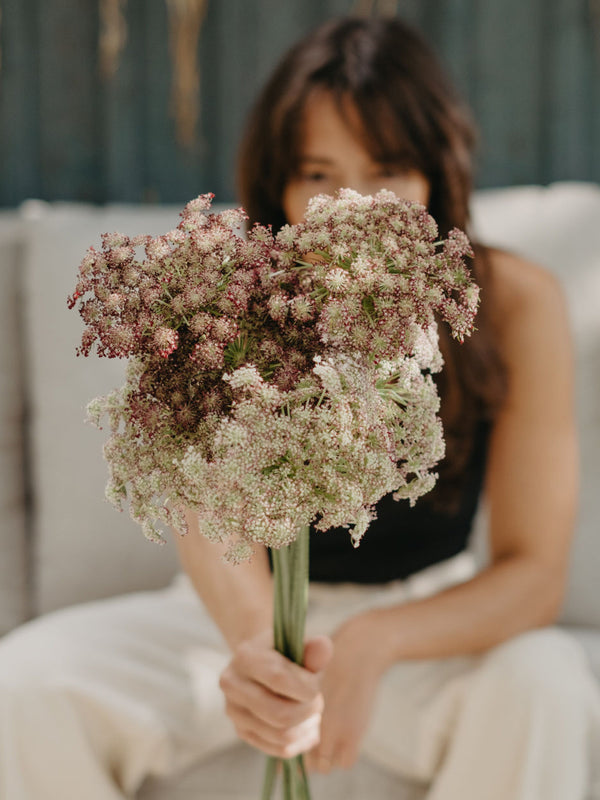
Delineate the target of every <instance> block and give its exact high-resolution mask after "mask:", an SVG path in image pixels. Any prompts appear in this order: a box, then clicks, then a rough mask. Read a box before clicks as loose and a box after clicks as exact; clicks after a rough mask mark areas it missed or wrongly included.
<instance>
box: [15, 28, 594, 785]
mask: <svg viewBox="0 0 600 800" xmlns="http://www.w3.org/2000/svg"><path fill="white" fill-rule="evenodd" d="M473 138H474V137H473V132H472V128H471V125H470V123H469V121H468V119H467V117H466V115H465V113H464V111H463V109H462V107H461V105H460V104H459V102H458V101H457V100H456V98H455V96H454V93H453V91H452V89H451V88H450V87H449V86H448V85H447V83H446V80H445V78H444V76H443V74H442V73H441V71H440V68H439V67H438V66H437V65H436V63H435V61H434V59H433V57H432V56H431V54H430V52H429V50H428V49H427V47H426V46H425V45H424V44H423V42H422V41H421V40H420V38H419V37H418V36H417V35H416V34H414V33H413V32H412V31H410V30H409V29H407V28H406V27H405V26H404V25H402V24H401V23H400V22H397V21H385V22H384V21H372V22H367V21H360V20H352V19H348V20H341V21H336V22H332V23H328V24H327V25H325V26H323V27H322V28H320V29H319V30H318V31H316V32H315V33H313V34H312V35H311V36H309V37H308V38H307V39H306V40H305V41H303V42H301V43H300V44H299V45H298V46H297V47H296V48H295V49H294V50H293V51H292V52H291V53H290V54H289V55H288V56H287V57H286V59H284V61H283V63H282V64H281V66H280V67H279V69H278V71H277V72H276V74H275V75H274V77H273V79H272V80H271V82H270V83H269V84H268V86H267V87H266V89H265V91H264V93H263V95H262V97H261V98H260V99H259V101H258V104H257V106H256V109H255V112H254V115H253V117H252V118H251V121H250V124H249V127H248V132H247V135H246V138H245V140H244V144H243V146H242V156H241V167H240V188H241V194H242V201H243V203H244V205H245V206H246V208H247V209H248V210H249V212H250V215H251V217H252V219H253V220H259V221H261V222H263V223H271V224H272V225H273V226H274V227H279V226H280V225H282V224H283V223H284V222H286V221H288V222H297V221H299V220H300V219H301V218H302V215H303V213H304V209H305V206H306V202H307V200H308V199H309V198H310V197H311V196H312V195H314V194H316V193H318V192H332V191H334V190H335V189H337V188H338V187H340V186H350V187H352V188H354V189H357V190H358V191H361V192H363V193H372V192H374V191H376V190H377V189H379V188H381V187H386V188H388V189H392V190H393V191H395V192H396V193H397V194H398V195H400V196H402V197H405V198H408V199H410V200H416V201H419V202H422V203H425V204H426V205H428V207H429V209H430V211H431V213H432V214H433V215H434V216H435V217H436V219H437V221H438V223H439V224H440V228H441V231H442V233H446V232H447V231H448V230H449V229H450V228H451V227H453V226H455V225H456V226H458V227H461V228H465V227H467V224H468V201H469V191H470V188H471V187H470V182H471V181H470V171H471V151H472V147H473ZM474 270H475V273H476V276H477V279H478V281H479V283H480V284H481V286H482V289H483V292H482V296H483V301H482V306H481V312H480V314H479V317H478V328H479V330H478V332H477V334H476V335H475V336H474V337H473V338H472V340H471V341H469V342H468V343H467V344H466V345H463V346H462V347H459V346H457V345H455V344H454V343H453V342H451V341H447V340H444V341H443V346H444V352H445V358H446V367H445V370H444V372H443V373H442V376H441V381H440V392H441V395H442V401H443V406H442V414H443V418H444V422H445V428H446V439H447V445H448V456H447V458H446V461H445V463H444V464H443V465H442V467H441V469H440V481H439V485H438V487H437V489H436V490H435V491H434V493H433V495H432V497H431V498H423V499H422V500H420V501H419V503H418V505H417V507H416V508H415V509H414V511H409V512H406V510H405V509H403V507H401V506H400V505H399V504H396V503H394V502H393V501H392V502H390V501H389V500H385V499H384V500H383V501H382V503H381V504H380V508H379V519H378V522H377V523H374V524H373V525H372V528H371V529H370V530H369V531H368V532H367V534H366V536H365V539H364V541H363V544H361V547H360V548H359V550H358V551H357V552H354V551H353V550H352V549H351V547H350V545H349V537H348V534H347V533H339V532H328V533H327V534H323V535H322V536H320V537H318V538H317V537H316V536H315V537H313V539H314V541H313V548H312V550H313V556H312V562H311V570H312V576H313V579H315V580H316V583H315V585H314V586H313V588H312V594H311V597H312V605H311V609H310V612H309V630H310V631H311V633H310V634H309V638H308V639H307V642H306V648H305V666H304V667H300V666H298V665H295V664H292V663H291V662H288V661H287V660H286V659H284V658H283V657H282V656H281V655H279V654H278V653H276V652H275V651H274V649H273V647H272V639H271V619H272V610H271V609H272V605H271V604H272V601H271V577H270V571H269V563H268V556H267V553H266V552H260V553H258V554H257V555H256V556H255V558H254V559H253V561H252V562H251V563H249V564H243V565H240V566H235V567H233V566H231V565H229V564H226V563H224V562H222V561H221V560H220V554H221V551H220V548H219V547H218V546H216V545H214V544H212V543H210V542H208V541H207V540H205V539H204V538H203V537H201V536H200V535H198V533H197V530H195V528H197V526H196V523H195V521H194V519H193V518H192V517H191V515H190V518H189V522H190V527H191V529H192V530H191V535H188V536H186V537H183V538H180V537H176V540H177V543H178V547H179V550H180V554H181V560H182V564H183V566H184V568H185V571H186V572H187V574H188V576H189V578H190V580H191V583H192V584H193V585H194V587H195V588H196V590H197V592H198V594H199V595H200V597H201V598H202V600H203V604H204V607H205V608H206V609H207V610H208V612H209V614H210V616H211V617H212V619H213V620H214V623H216V626H215V625H214V624H213V623H212V622H211V621H210V620H209V619H208V618H207V616H206V615H205V614H204V611H203V609H202V607H201V605H200V604H199V603H198V602H197V596H196V595H195V594H194V592H193V591H192V590H191V589H190V588H189V584H185V582H183V583H180V584H179V585H178V586H176V587H174V588H172V589H169V590H166V591H164V592H157V593H147V594H142V595H134V596H131V597H128V598H116V599H114V600H111V601H106V602H103V603H97V604H93V605H91V606H87V607H84V608H81V609H70V610H67V611H63V612H60V613H58V614H55V615H53V616H51V617H49V618H47V619H44V620H38V621H36V622H34V623H32V624H30V625H28V626H25V627H24V628H23V629H21V630H20V631H17V632H16V633H14V634H12V635H11V636H9V637H7V638H6V639H5V640H4V641H3V642H2V644H1V645H0V685H1V686H2V695H1V699H0V736H1V737H2V740H1V741H0V759H1V761H0V796H2V797H6V798H10V800H50V798H52V800H54V798H57V797H61V798H63V800H71V798H79V797H81V791H82V787H84V786H85V787H86V789H85V796H86V798H87V799H88V800H115V799H116V798H123V797H126V796H131V795H133V793H134V792H135V791H136V790H137V788H139V786H140V785H141V783H142V782H143V780H144V778H146V777H147V776H150V775H169V774H172V773H174V772H176V771H177V770H178V769H181V768H183V767H185V766H187V765H189V764H191V763H193V762H194V761H196V760H198V759H199V758H200V757H205V756H207V755H208V754H209V753H210V752H212V751H214V750H216V749H218V748H221V747H224V746H227V745H229V744H231V743H233V742H234V741H235V740H236V736H239V737H241V738H242V739H244V740H246V741H247V742H249V743H251V744H252V745H254V746H256V747H258V748H259V749H261V750H263V751H264V752H266V753H270V754H273V755H277V756H284V757H289V756H292V755H295V754H296V753H299V752H307V753H308V761H309V764H310V766H311V767H312V768H314V769H317V770H319V771H322V772H328V771H329V770H331V769H335V768H347V767H350V766H352V764H353V763H354V762H355V760H356V758H357V757H358V754H359V752H364V753H365V754H366V755H367V756H368V757H370V758H371V759H373V760H375V761H376V762H378V763H380V764H383V765H385V766H387V767H389V768H390V769H392V770H394V771H395V772H397V773H398V774H399V775H404V776H408V777H411V778H416V779H420V780H423V781H426V782H428V783H429V784H430V791H429V795H428V797H429V798H431V799H432V800H458V798H460V800H471V798H473V800H475V799H476V800H481V798H486V800H495V799H496V798H498V800H500V799H501V800H538V798H539V799H540V800H541V799H542V798H543V800H566V798H569V800H578V798H581V799H582V800H583V798H584V793H585V790H586V784H587V781H588V775H587V768H588V762H587V759H588V756H587V746H588V743H587V737H588V731H589V726H590V724H591V711H590V708H591V705H592V704H593V703H597V702H598V700H597V697H596V689H595V686H594V684H593V681H592V679H591V678H590V676H589V674H588V672H587V667H586V665H585V662H584V659H583V657H582V654H581V653H580V651H579V649H578V647H577V646H576V644H575V643H574V642H573V641H572V640H571V639H570V638H568V637H567V635H566V634H564V633H562V632H560V631H558V630H556V629H553V628H551V627H549V626H550V625H551V624H552V622H553V621H554V619H555V618H556V615H557V613H558V610H559V607H560V604H561V599H562V595H563V592H564V584H565V569H566V562H567V553H568V548H569V543H570V537H571V532H572V526H573V515H574V508H575V502H576V491H577V474H576V473H577V470H576V460H577V455H576V441H575V431H574V424H573V410H572V363H571V353H570V346H569V336H568V330H567V324H566V317H565V309H564V303H563V299H562V296H561V293H560V290H559V289H558V287H557V285H556V283H555V282H554V281H553V279H552V278H550V276H549V275H547V274H546V273H545V272H544V271H543V270H542V269H540V268H538V267H536V266H534V265H531V264H528V263H525V262H523V261H522V260H520V259H517V258H515V257H513V256H511V255H508V254H506V253H502V252H499V251H490V250H486V249H485V248H483V247H478V248H477V256H476V259H475V262H474ZM481 485H484V486H485V495H486V502H487V506H488V508H489V514H490V550H491V554H490V556H491V557H490V563H489V566H487V567H486V568H485V569H484V570H483V571H481V572H479V573H478V574H475V568H474V565H473V563H472V560H471V558H470V556H469V555H467V554H466V553H465V545H466V540H467V536H468V533H469V530H470V525H471V520H472V516H473V513H474V510H475V506H476V504H477V501H478V496H479V490H480V486H481ZM557 487H560V491H557ZM340 583H342V584H343V585H340ZM317 634H319V635H317ZM224 642H226V643H227V645H228V652H227V651H226V650H225V649H224V647H223V643H224ZM194 647H196V654H195V655H194V656H193V657H192V659H191V662H193V663H191V665H190V664H189V663H188V666H187V667H186V663H185V658H186V654H187V653H188V651H189V650H190V648H194ZM200 648H201V649H200ZM40 652H42V653H43V654H44V656H43V658H40ZM189 661H190V659H188V662H189ZM190 676H191V677H190ZM217 681H218V682H219V683H220V686H221V689H222V692H223V694H224V697H225V705H226V711H227V715H228V718H229V720H228V719H227V717H226V716H225V714H224V713H223V708H222V706H221V700H220V699H219V697H220V696H219V694H218V690H217ZM200 695H201V696H200ZM199 698H200V699H199ZM231 723H233V724H231ZM57 731H58V732H60V735H56V733H55V732H57Z"/></svg>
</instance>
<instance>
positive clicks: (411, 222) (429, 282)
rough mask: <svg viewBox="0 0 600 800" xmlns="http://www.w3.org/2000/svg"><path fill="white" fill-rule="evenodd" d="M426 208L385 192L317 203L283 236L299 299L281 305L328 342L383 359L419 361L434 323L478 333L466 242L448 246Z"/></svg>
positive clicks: (453, 236) (453, 240)
mask: <svg viewBox="0 0 600 800" xmlns="http://www.w3.org/2000/svg"><path fill="white" fill-rule="evenodd" d="M437 236H438V229H437V225H436V223H435V221H434V219H433V218H432V217H431V216H430V215H429V214H428V213H427V210H426V209H425V207H424V206H422V205H419V204H418V203H408V202H406V201H402V200H399V199H398V198H397V197H396V195H395V194H393V193H392V192H388V191H385V190H384V191H381V192H379V193H378V194H377V195H376V196H374V197H371V196H366V197H365V196H362V195H360V194H358V193H357V192H354V191H352V190H351V189H342V190H341V191H340V192H339V193H338V195H337V197H336V198H335V199H334V200H332V199H331V198H330V197H328V196H326V195H319V196H317V197H315V198H313V199H312V200H311V201H310V203H309V206H308V209H307V212H306V216H305V220H304V221H303V222H302V223H301V224H299V225H294V226H285V227H284V228H283V229H282V230H281V231H280V232H279V234H278V235H277V245H278V257H279V261H280V263H281V264H282V266H284V267H287V268H288V271H289V270H290V269H291V270H292V271H293V272H295V273H296V282H295V284H294V285H293V290H292V294H293V296H287V295H285V294H283V293H281V294H279V295H278V296H277V298H276V302H277V305H278V307H279V308H280V309H281V313H280V319H281V320H282V322H283V321H284V320H285V315H284V309H285V310H286V311H287V310H288V309H289V311H288V313H289V314H290V315H291V316H293V317H295V318H296V319H298V318H301V319H302V320H303V321H304V320H307V319H309V318H310V319H314V320H315V322H316V326H317V330H318V332H319V336H320V339H321V341H322V343H323V344H324V345H325V346H327V347H331V348H336V349H341V350H348V349H350V350H353V351H358V352H361V353H363V354H364V355H365V356H368V357H369V358H372V359H374V360H379V359H381V358H394V357H395V356H396V355H397V354H398V352H403V353H408V354H417V353H418V352H419V348H420V346H421V345H422V343H423V338H422V335H421V331H422V330H424V329H427V328H429V327H431V326H432V325H433V324H434V319H435V317H436V315H437V316H439V318H440V319H442V320H444V321H445V322H447V323H449V324H450V326H451V329H452V333H453V335H454V336H456V337H458V338H460V339H462V338H463V337H464V335H465V334H466V333H468V332H469V331H470V330H471V329H472V327H473V321H474V317H475V313H476V310H477V304H478V296H479V292H478V287H477V286H476V285H475V284H474V283H473V281H472V279H471V276H470V274H469V271H468V270H467V268H466V267H465V263H464V259H465V257H466V256H472V250H471V246H470V244H469V241H468V239H467V237H466V236H465V235H464V233H462V232H461V231H459V230H456V229H455V230H453V231H452V232H451V233H450V235H449V237H448V239H447V240H446V241H444V242H439V241H436V239H437Z"/></svg>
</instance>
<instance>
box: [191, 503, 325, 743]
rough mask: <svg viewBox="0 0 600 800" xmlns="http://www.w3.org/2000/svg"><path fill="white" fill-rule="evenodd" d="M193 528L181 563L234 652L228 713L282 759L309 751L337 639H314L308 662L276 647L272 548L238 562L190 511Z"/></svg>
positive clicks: (244, 734)
mask: <svg viewBox="0 0 600 800" xmlns="http://www.w3.org/2000/svg"><path fill="white" fill-rule="evenodd" d="M186 518H187V522H188V526H189V531H188V533H187V534H186V535H185V536H180V535H179V534H175V539H176V542H177V549H178V551H179V556H180V560H181V563H182V566H183V568H184V570H185V571H186V573H187V574H188V576H189V577H190V579H191V581H192V583H193V585H194V587H195V589H196V591H197V592H198V594H199V596H200V598H201V599H202V601H203V602H204V605H205V606H206V608H207V610H208V612H209V613H210V615H211V616H212V617H213V619H214V620H215V622H216V623H217V625H218V626H219V628H220V630H221V632H222V633H223V636H224V637H225V639H226V641H227V643H228V645H229V647H230V649H231V653H232V657H231V661H230V662H229V665H228V666H227V668H226V669H225V671H224V672H223V674H222V675H221V680H220V685H221V689H222V690H223V693H224V695H225V700H226V710H227V714H228V716H229V717H230V718H231V720H232V721H233V723H234V725H235V727H236V730H237V732H238V735H239V736H240V738H241V739H243V740H244V741H246V742H248V743H249V744H251V745H253V746H254V747H257V748H259V749H260V750H263V751H264V752H265V753H267V754H269V755H273V756H278V757H281V758H290V757H292V756H295V755H297V754H298V753H301V752H304V751H306V750H309V749H310V748H311V747H313V746H314V745H315V744H316V743H317V742H318V741H319V736H320V723H321V712H322V710H323V696H322V694H321V689H320V677H321V676H320V672H321V671H322V670H323V668H324V667H325V665H326V663H327V661H328V660H329V658H330V656H331V643H330V642H329V640H328V639H327V640H326V639H324V638H317V639H315V640H312V641H311V642H308V643H307V646H306V649H305V655H304V663H305V667H300V666H298V665H297V664H293V663H292V662H291V661H288V659H286V658H284V657H283V656H282V655H280V654H279V653H278V652H276V651H275V650H274V649H273V635H272V629H273V623H272V615H273V611H272V608H273V600H272V596H273V592H272V580H271V573H270V570H269V563H268V558H267V552H266V550H265V549H264V548H258V547H257V552H256V553H255V555H254V557H253V558H252V560H251V561H249V562H246V563H243V564H236V565H232V564H229V563H227V562H225V561H224V560H223V555H224V553H225V547H224V546H223V545H218V544H215V543H213V542H210V541H208V540H207V539H206V538H205V537H204V536H202V535H201V533H200V531H199V530H198V524H197V521H196V518H195V516H194V514H193V513H191V512H190V511H188V512H186Z"/></svg>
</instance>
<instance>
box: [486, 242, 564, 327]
mask: <svg viewBox="0 0 600 800" xmlns="http://www.w3.org/2000/svg"><path fill="white" fill-rule="evenodd" d="M488 252H489V256H490V267H491V272H492V281H493V285H494V295H495V302H496V304H497V311H498V312H499V313H500V314H502V315H505V314H508V315H509V316H511V317H512V316H515V315H519V313H523V312H525V311H531V310H532V309H534V308H535V307H537V306H546V307H549V308H548V310H551V308H550V307H553V310H554V311H556V310H557V309H558V308H559V307H563V306H564V302H565V301H564V293H563V289H562V286H561V284H560V282H559V280H558V279H557V278H556V277H555V276H554V275H553V274H552V273H551V272H550V271H549V270H547V269H545V268H544V267H542V266H540V265H539V264H536V263H534V262H533V261H528V260H526V259H524V258H522V257H521V256H518V255H515V254H514V253H509V252H507V251H505V250H497V249H495V248H490V249H489V251H488Z"/></svg>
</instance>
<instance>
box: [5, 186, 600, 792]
mask: <svg viewBox="0 0 600 800" xmlns="http://www.w3.org/2000/svg"><path fill="white" fill-rule="evenodd" d="M178 211H179V208H176V207H166V206H165V207H159V206H124V205H109V206H104V207H97V206H91V205H84V204H73V203H52V204H49V203H45V202H42V201H36V200H31V201H27V202H26V203H24V204H23V205H22V206H21V207H20V208H19V209H11V210H3V211H0V324H1V325H2V331H1V334H2V335H1V336H0V377H1V380H0V552H1V558H0V635H3V634H5V633H7V632H8V631H9V630H11V629H12V628H13V627H15V626H17V625H19V624H20V623H22V622H24V621H25V620H26V619H28V618H31V617H33V616H36V615H40V614H44V613H48V612H50V611H53V610H55V609H58V608H61V607H64V606H67V605H70V604H73V603H80V602H84V601H89V600H95V599H98V598H103V597H108V596H112V595H115V594H119V593H123V592H130V591H135V590H140V589H149V588H154V587H161V586H164V585H166V584H167V583H168V582H169V581H170V580H171V578H172V576H173V575H174V574H175V572H176V571H177V563H176V558H175V554H174V552H173V549H172V548H171V547H169V546H168V545H166V546H164V547H157V546H155V545H153V544H151V543H149V542H147V541H146V540H145V539H144V538H143V537H142V535H141V533H140V531H139V529H138V528H137V527H136V526H135V525H134V524H133V523H132V522H131V521H130V520H129V518H128V516H127V515H126V514H121V515H119V514H118V513H117V512H115V510H114V509H113V508H112V507H111V506H110V505H109V504H108V503H107V502H106V501H105V500H104V484H105V481H106V467H105V464H104V463H103V459H102V454H101V447H102V442H103V439H104V435H103V433H102V432H99V431H98V430H96V429H95V428H93V427H92V426H91V425H89V424H86V423H85V411H84V409H85V405H86V403H87V402H88V400H90V399H91V398H92V397H94V396H96V395H98V394H102V393H105V392H106V391H108V390H110V389H111V388H113V387H114V386H116V385H118V384H119V383H120V382H121V380H122V376H123V370H124V365H123V364H122V363H120V362H118V361H116V360H109V359H96V358H90V359H78V358H76V356H75V348H76V346H77V343H78V340H79V337H80V334H81V323H80V320H79V317H78V316H77V315H76V314H74V313H72V312H69V311H68V310H67V305H66V297H67V295H68V294H69V293H70V292H71V291H72V289H73V286H74V282H75V275H76V269H77V265H78V264H79V261H80V260H81V257H82V255H83V253H84V252H85V249H86V248H87V247H88V246H89V245H90V244H98V242H99V235H100V233H102V232H104V231H113V230H121V231H124V232H126V233H130V234H135V233H140V232H145V233H160V232H164V231H166V230H168V229H170V228H172V227H173V226H174V225H175V224H176V222H177V215H178ZM473 222H474V230H475V231H476V232H477V234H478V236H479V237H480V238H481V239H482V240H483V241H485V242H487V243H489V244H494V245H498V246H501V247H505V248H509V249H511V250H513V251H515V252H518V253H520V254H522V255H523V256H525V257H528V258H530V259H532V260H535V261H537V262H539V263H541V264H544V265H545V266H547V267H548V268H549V269H550V270H552V271H553V272H554V273H555V274H556V275H557V276H558V277H559V279H560V280H561V281H562V282H563V284H564V288H565V291H566V295H567V298H568V304H569V309H570V314H571V323H572V329H573V333H574V341H575V351H576V361H577V413H578V423H579V431H580V436H581V458H582V493H581V507H580V513H579V519H578V526H577V533H576V539H575V543H574V548H573V552H572V559H571V563H570V572H569V576H570V577H569V586H568V591H567V596H566V600H565V603H564V607H563V610H562V613H561V617H560V624H561V625H564V626H566V627H567V628H568V629H569V630H570V631H572V632H573V633H574V635H575V636H576V637H577V638H578V639H579V640H580V641H581V643H582V644H583V646H584V648H585V651H586V653H587V654H588V656H589V659H590V662H591V664H592V668H593V670H594V672H595V675H596V676H597V678H598V680H599V681H600V590H599V588H598V587H599V583H600V522H599V520H600V491H599V490H600V484H599V476H600V187H599V186H597V185H593V184H589V183H567V182H564V183H556V184H553V185H550V186H547V187H540V186H524V187H516V188H506V189H496V190H484V191H480V192H478V193H477V194H476V196H475V198H474V203H473ZM559 490H560V487H557V491H559ZM472 547H473V548H474V550H475V552H476V553H477V555H478V558H479V559H480V560H481V562H482V563H483V562H484V561H485V557H486V555H485V553H486V547H485V509H482V510H481V512H480V514H479V515H478V521H477V524H476V526H475V530H474V532H473V536H472ZM597 757H598V759H599V760H600V753H599V754H598V756H597ZM261 771H262V758H261V757H258V755H257V754H256V753H254V752H253V751H251V749H250V748H246V747H245V746H243V745H240V747H239V748H238V751H237V752H235V753H231V752H228V753H224V754H222V755H221V756H219V757H218V758H216V759H215V760H214V761H211V763H210V764H207V765H200V766H199V767H198V768H197V769H194V770H191V771H190V772H188V773H186V774H185V775H182V776H181V777H180V778H179V779H177V780H171V781H169V782H167V783H166V784H165V783H162V784H161V783H159V782H154V783H149V784H148V785H146V786H145V787H144V788H143V790H142V792H141V795H140V796H141V797H142V798H143V799H144V800H165V798H167V797H168V798H169V799H170V800H184V798H196V797H204V798H213V797H214V798H221V799H222V800H224V799H225V798H229V799H230V800H234V798H235V800H242V798H245V797H253V796H256V794H257V791H256V790H255V787H256V788H258V785H259V784H258V782H259V780H260V774H261ZM247 787H251V790H250V791H248V790H247ZM366 794H368V795H369V796H371V797H381V798H388V797H389V798H392V797H393V798H394V800H419V799H420V798H422V797H423V796H424V789H423V787H419V786H416V785H408V784H406V785H403V786H402V787H399V786H398V781H397V779H394V778H392V777H391V776H389V775H386V774H384V773H383V772H382V771H381V770H380V769H377V768H375V767H373V766H372V765H370V764H367V763H364V762H360V763H359V765H358V766H357V767H356V768H355V769H354V770H353V771H352V772H350V773H343V772H338V773H335V774H334V775H332V776H331V777H328V778H323V777H322V776H317V777H316V780H315V781H314V795H315V798H316V799H317V800H318V798H325V797H327V798H336V797H340V798H341V797H344V798H346V800H353V799H354V798H359V797H363V796H365V795H366Z"/></svg>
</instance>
